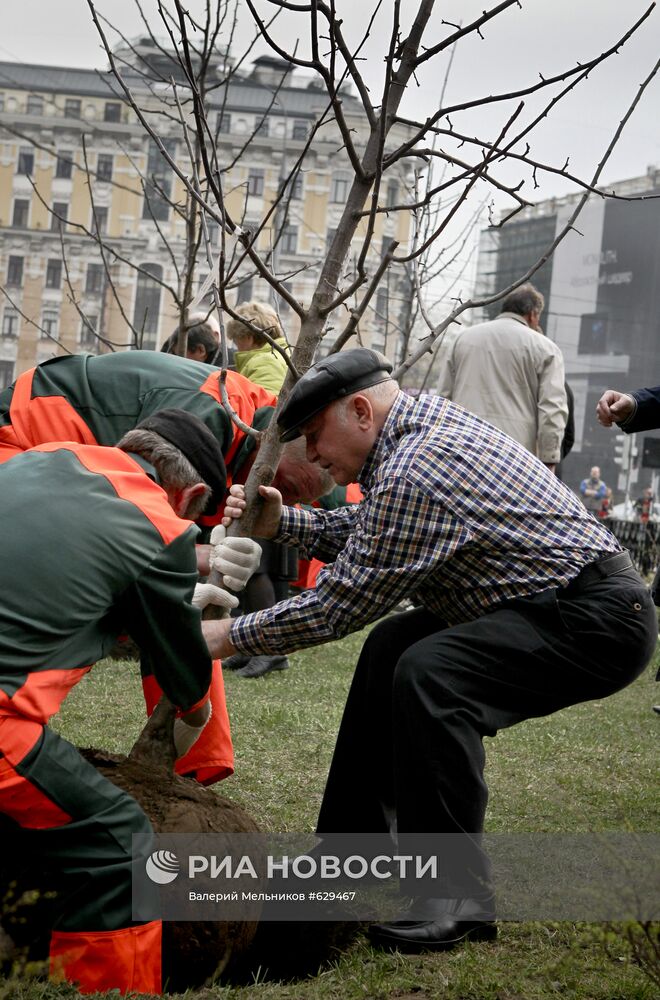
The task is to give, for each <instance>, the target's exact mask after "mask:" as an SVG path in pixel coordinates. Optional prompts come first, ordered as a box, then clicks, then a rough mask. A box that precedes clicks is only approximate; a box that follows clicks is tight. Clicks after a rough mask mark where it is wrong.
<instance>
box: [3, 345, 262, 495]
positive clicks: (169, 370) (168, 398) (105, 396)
mask: <svg viewBox="0 0 660 1000" xmlns="http://www.w3.org/2000/svg"><path fill="white" fill-rule="evenodd" d="M221 377H222V372H221V370H220V369H219V368H214V367H212V366H209V365H207V364H203V363H202V362H199V361H190V360H188V359H187V358H179V357H177V356H176V355H173V354H161V353H160V352H156V351H117V352H115V353H113V354H102V355H99V356H98V357H96V356H92V355H86V354H71V355H66V356H63V357H59V358H52V359H51V360H50V361H45V362H44V363H43V364H41V365H37V367H36V368H31V369H30V370H29V371H26V372H24V373H23V374H22V375H20V376H19V377H18V379H17V380H16V382H15V383H14V384H13V385H12V386H10V387H9V388H8V389H4V390H3V391H2V392H0V462H1V461H3V459H5V458H11V456H12V455H14V454H16V453H17V452H19V451H25V449H26V448H33V447H34V446H35V445H38V444H46V443H47V442H49V441H78V442H79V443H80V444H104V445H115V444H117V442H118V441H119V440H120V439H121V438H122V437H123V435H124V434H126V432H127V431H130V430H132V429H133V428H134V427H135V426H136V425H137V424H139V423H140V421H141V420H144V419H145V418H146V417H149V416H151V415H152V414H153V413H157V412H158V411H159V410H166V409H171V408H176V409H180V410H188V412H190V413H194V414H195V416H196V417H199V419H200V420H201V421H203V423H205V424H206V426H207V427H208V428H209V430H210V431H211V433H212V434H213V435H214V437H215V438H216V440H217V441H218V442H219V443H220V447H221V448H222V451H223V454H224V457H225V464H226V466H227V471H228V475H229V476H231V473H232V471H236V470H237V469H238V468H239V467H240V465H241V464H242V463H243V461H244V460H245V458H246V456H247V453H248V452H249V450H250V448H251V445H252V439H251V438H248V437H246V435H245V433H244V432H243V431H242V430H240V428H239V427H237V426H236V424H235V423H233V422H232V421H231V419H230V418H229V416H228V414H227V412H226V411H225V409H224V407H223V406H222V396H221V386H220V381H221ZM226 388H227V396H228V398H229V403H230V405H231V407H232V409H233V410H234V411H235V413H237V415H238V416H239V417H240V419H241V420H242V421H243V423H245V424H247V425H248V427H255V428H256V429H257V430H261V429H262V428H263V427H265V426H267V424H268V422H269V420H270V418H271V416H272V413H273V407H274V406H275V404H276V402H277V397H276V396H275V395H274V394H273V393H272V392H269V391H268V390H267V389H264V388H262V386H259V385H255V384H254V383H253V382H250V381H249V379H246V378H244V377H243V376H242V375H239V374H238V373H237V372H226ZM230 481H231V480H230Z"/></svg>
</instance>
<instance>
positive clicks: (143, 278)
mask: <svg viewBox="0 0 660 1000" xmlns="http://www.w3.org/2000/svg"><path fill="white" fill-rule="evenodd" d="M141 267H142V271H146V272H147V273H146V274H143V273H140V274H138V279H137V287H136V290H135V308H134V310H133V326H134V327H135V329H136V330H137V334H138V347H141V348H146V349H153V348H155V347H156V341H157V336H158V318H159V316H160V300H161V293H162V287H161V285H160V283H159V281H154V278H159V279H162V277H163V268H162V267H161V265H160V264H142V265H141Z"/></svg>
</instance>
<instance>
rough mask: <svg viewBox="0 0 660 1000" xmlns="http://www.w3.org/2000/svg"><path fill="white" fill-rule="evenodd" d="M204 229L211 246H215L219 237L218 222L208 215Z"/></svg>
mask: <svg viewBox="0 0 660 1000" xmlns="http://www.w3.org/2000/svg"><path fill="white" fill-rule="evenodd" d="M206 229H207V231H208V234H209V242H210V244H211V246H213V247H216V246H217V245H218V241H219V239H220V223H219V222H216V221H215V219H211V218H210V217H209V218H207V219H206Z"/></svg>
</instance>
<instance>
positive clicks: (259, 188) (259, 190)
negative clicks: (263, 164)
mask: <svg viewBox="0 0 660 1000" xmlns="http://www.w3.org/2000/svg"><path fill="white" fill-rule="evenodd" d="M247 189H248V194H253V195H255V196H257V197H261V195H263V193H264V172H263V170H250V172H249V174H248V182H247Z"/></svg>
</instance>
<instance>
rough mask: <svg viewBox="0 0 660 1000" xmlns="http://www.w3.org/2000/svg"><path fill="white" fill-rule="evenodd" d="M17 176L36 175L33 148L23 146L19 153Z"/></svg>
mask: <svg viewBox="0 0 660 1000" xmlns="http://www.w3.org/2000/svg"><path fill="white" fill-rule="evenodd" d="M16 173H17V174H33V173H34V150H33V149H32V147H31V146H22V147H21V149H19V151H18V166H17V168H16Z"/></svg>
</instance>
